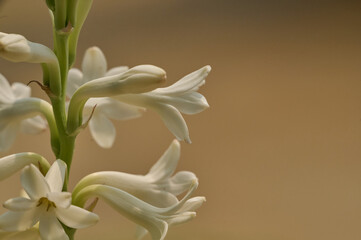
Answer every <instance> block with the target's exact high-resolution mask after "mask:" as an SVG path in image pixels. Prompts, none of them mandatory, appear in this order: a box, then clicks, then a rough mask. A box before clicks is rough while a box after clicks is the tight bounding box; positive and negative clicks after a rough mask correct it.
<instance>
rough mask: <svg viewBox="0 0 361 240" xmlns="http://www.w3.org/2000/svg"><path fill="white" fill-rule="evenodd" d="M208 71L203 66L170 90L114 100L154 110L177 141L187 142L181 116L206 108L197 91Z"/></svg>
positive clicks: (187, 135)
mask: <svg viewBox="0 0 361 240" xmlns="http://www.w3.org/2000/svg"><path fill="white" fill-rule="evenodd" d="M210 71H211V67H210V66H205V67H203V68H201V69H199V70H197V71H195V72H192V73H190V74H188V75H187V76H185V77H183V78H182V79H180V80H179V81H177V82H176V83H174V84H173V85H171V86H169V87H165V88H157V89H155V90H153V91H151V92H147V93H141V94H122V95H118V96H116V97H114V99H117V100H119V101H121V102H125V103H128V104H131V105H135V106H139V107H144V108H147V109H151V110H153V111H155V112H156V113H158V114H159V116H160V117H161V118H162V120H163V122H164V124H165V125H166V126H167V127H168V129H169V130H170V131H171V132H172V133H173V134H174V136H175V137H176V138H177V139H178V140H184V141H185V142H188V143H190V142H191V140H190V138H189V131H188V127H187V124H186V122H185V120H184V119H183V117H182V114H181V113H184V114H196V113H199V112H202V111H203V110H205V109H207V108H208V107H209V105H208V103H207V100H206V98H205V97H204V96H203V95H202V94H200V93H198V92H197V91H198V89H199V88H200V87H201V86H202V85H204V84H205V78H206V77H207V76H208V74H209V72H210Z"/></svg>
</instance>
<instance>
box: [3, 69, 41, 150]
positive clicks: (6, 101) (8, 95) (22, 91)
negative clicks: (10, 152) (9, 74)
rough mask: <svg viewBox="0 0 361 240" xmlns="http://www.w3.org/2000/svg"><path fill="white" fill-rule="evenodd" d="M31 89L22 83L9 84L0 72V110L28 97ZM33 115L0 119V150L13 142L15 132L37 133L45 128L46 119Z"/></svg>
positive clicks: (5, 148) (7, 147) (8, 146)
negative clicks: (15, 119) (6, 119)
mask: <svg viewBox="0 0 361 240" xmlns="http://www.w3.org/2000/svg"><path fill="white" fill-rule="evenodd" d="M30 94H31V90H30V88H29V87H28V86H26V85H24V84H22V83H13V84H12V85H11V86H10V84H9V82H8V81H7V80H6V78H5V77H4V76H3V75H2V74H0V111H1V110H3V109H6V108H8V107H11V106H13V105H14V103H15V102H16V101H18V100H24V99H27V98H30ZM38 114H39V113H36V114H34V116H31V117H26V118H21V119H19V121H13V120H14V119H12V120H11V121H4V120H5V119H0V151H3V150H7V149H9V148H10V146H11V145H12V143H13V142H14V139H15V136H16V134H17V132H18V131H19V130H20V129H21V130H22V132H24V133H28V134H37V133H40V132H42V131H44V130H45V129H46V126H47V124H46V121H44V120H43V118H42V117H40V116H36V115H38Z"/></svg>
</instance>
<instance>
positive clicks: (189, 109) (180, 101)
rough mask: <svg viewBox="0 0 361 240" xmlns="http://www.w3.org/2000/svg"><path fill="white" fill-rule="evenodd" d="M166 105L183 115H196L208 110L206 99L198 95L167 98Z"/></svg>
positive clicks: (191, 94) (195, 93)
mask: <svg viewBox="0 0 361 240" xmlns="http://www.w3.org/2000/svg"><path fill="white" fill-rule="evenodd" d="M167 100H168V101H167V102H168V103H169V104H171V105H173V106H174V107H176V108H177V109H178V110H179V111H180V112H182V113H185V114H196V113H200V112H202V111H203V110H205V109H207V108H209V105H208V102H207V99H206V98H205V97H204V96H203V95H202V94H200V93H197V92H189V93H186V94H183V95H181V96H175V97H169V98H168V99H167Z"/></svg>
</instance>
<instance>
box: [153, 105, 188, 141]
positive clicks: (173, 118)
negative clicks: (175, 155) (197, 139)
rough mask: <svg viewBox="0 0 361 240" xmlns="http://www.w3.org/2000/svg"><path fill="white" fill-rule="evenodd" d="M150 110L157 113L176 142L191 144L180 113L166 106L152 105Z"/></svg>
mask: <svg viewBox="0 0 361 240" xmlns="http://www.w3.org/2000/svg"><path fill="white" fill-rule="evenodd" d="M152 110H154V111H155V112H157V113H158V114H159V115H160V117H161V118H162V120H163V122H164V124H165V125H166V126H167V128H168V129H169V131H171V132H172V133H173V134H174V136H175V137H176V138H177V139H178V140H184V141H185V142H187V143H191V139H190V138H189V132H188V127H187V124H186V122H185V121H184V119H183V117H182V115H181V114H180V112H179V111H178V110H177V109H176V108H175V107H173V106H171V105H167V104H155V103H154V104H152Z"/></svg>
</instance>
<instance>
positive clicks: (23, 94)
mask: <svg viewBox="0 0 361 240" xmlns="http://www.w3.org/2000/svg"><path fill="white" fill-rule="evenodd" d="M11 89H12V91H13V93H14V96H15V99H21V98H28V97H30V95H31V88H30V87H29V86H26V85H25V84H22V83H17V82H16V83H13V84H12V85H11Z"/></svg>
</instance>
